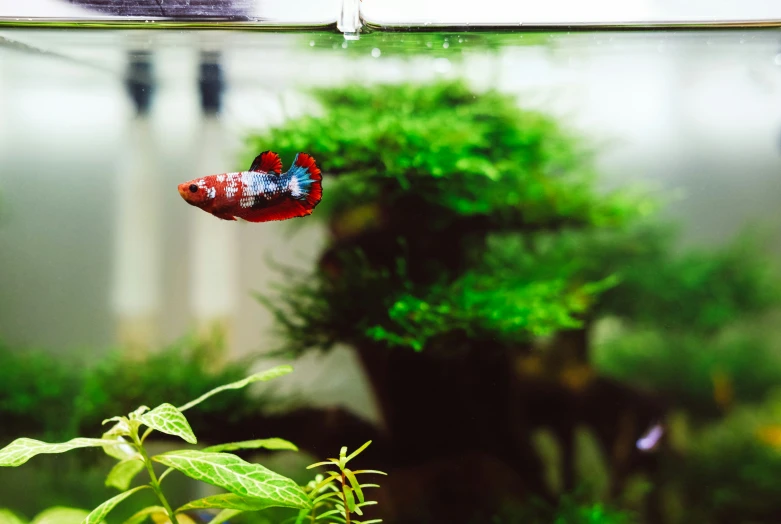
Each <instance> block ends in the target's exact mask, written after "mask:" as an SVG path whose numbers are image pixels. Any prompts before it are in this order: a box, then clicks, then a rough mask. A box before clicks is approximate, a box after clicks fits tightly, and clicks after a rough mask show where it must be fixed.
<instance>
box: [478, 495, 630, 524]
mask: <svg viewBox="0 0 781 524" xmlns="http://www.w3.org/2000/svg"><path fill="white" fill-rule="evenodd" d="M473 522H474V524H478V522H490V524H516V523H521V522H522V523H523V524H634V523H635V522H637V520H636V517H635V516H634V515H633V514H632V513H630V512H628V511H623V510H620V509H617V508H615V507H612V506H610V505H608V504H604V503H601V502H592V501H586V500H583V497H581V496H580V494H579V493H574V494H566V495H563V496H562V497H561V498H560V500H559V502H558V504H557V505H555V506H552V505H550V504H548V503H546V502H543V501H540V500H534V501H531V502H529V503H527V504H524V505H520V506H519V505H508V506H506V507H504V508H502V510H501V511H500V512H498V513H497V514H496V515H493V516H492V517H491V518H490V519H480V520H479V521H478V520H477V519H475V520H473Z"/></svg>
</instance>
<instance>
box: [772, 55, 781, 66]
mask: <svg viewBox="0 0 781 524" xmlns="http://www.w3.org/2000/svg"><path fill="white" fill-rule="evenodd" d="M773 62H775V64H776V65H777V66H781V53H778V54H777V55H776V57H775V58H774V59H773Z"/></svg>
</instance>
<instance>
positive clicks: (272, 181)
mask: <svg viewBox="0 0 781 524" xmlns="http://www.w3.org/2000/svg"><path fill="white" fill-rule="evenodd" d="M322 179H323V177H322V175H321V174H320V169H319V168H318V167H317V164H316V163H315V159H314V158H312V156H310V155H308V154H306V153H299V154H297V155H296V157H295V159H294V160H293V164H292V165H291V166H290V169H288V171H287V172H285V173H282V160H281V159H280V158H279V155H278V154H276V153H274V152H272V151H264V152H263V153H261V154H259V155H258V156H257V157H256V158H255V160H254V161H253V162H252V165H251V166H250V168H249V170H248V171H239V172H237V173H222V174H220V175H209V176H205V177H202V178H196V179H193V180H190V181H189V182H184V183H183V184H179V194H180V195H182V198H183V199H184V200H185V201H186V202H187V203H188V204H190V205H192V206H195V207H198V208H200V209H203V210H204V211H206V212H207V213H211V214H212V215H214V216H216V217H217V218H221V219H223V220H236V218H241V219H243V220H246V221H248V222H269V221H272V220H287V219H289V218H295V217H303V216H307V215H310V214H312V210H313V209H314V208H315V206H317V204H319V203H320V199H321V198H322V197H323V186H322Z"/></svg>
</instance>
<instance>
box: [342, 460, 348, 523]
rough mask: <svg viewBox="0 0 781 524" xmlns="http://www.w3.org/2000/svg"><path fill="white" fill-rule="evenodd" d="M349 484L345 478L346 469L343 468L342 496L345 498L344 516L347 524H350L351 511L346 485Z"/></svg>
mask: <svg viewBox="0 0 781 524" xmlns="http://www.w3.org/2000/svg"><path fill="white" fill-rule="evenodd" d="M346 484H347V479H346V478H345V474H344V470H342V497H343V500H344V507H345V511H344V518H345V520H346V521H347V524H350V511H349V509H348V506H347V493H346V492H345V485H346Z"/></svg>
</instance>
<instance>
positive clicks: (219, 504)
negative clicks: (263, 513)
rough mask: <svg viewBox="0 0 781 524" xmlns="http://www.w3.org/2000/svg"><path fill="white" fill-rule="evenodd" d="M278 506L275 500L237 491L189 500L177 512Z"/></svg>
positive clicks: (256, 508) (245, 509) (244, 509)
mask: <svg viewBox="0 0 781 524" xmlns="http://www.w3.org/2000/svg"><path fill="white" fill-rule="evenodd" d="M274 506H276V504H274V503H273V502H271V501H269V500H266V499H254V498H248V497H242V496H241V495H236V494H235V493H221V494H219V495H212V496H210V497H205V498H202V499H198V500H193V501H192V502H188V503H187V504H185V505H184V506H182V507H180V508H179V509H177V510H176V513H179V512H182V511H187V510H190V509H211V508H219V509H236V510H239V511H260V510H262V509H266V508H271V507H274Z"/></svg>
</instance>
